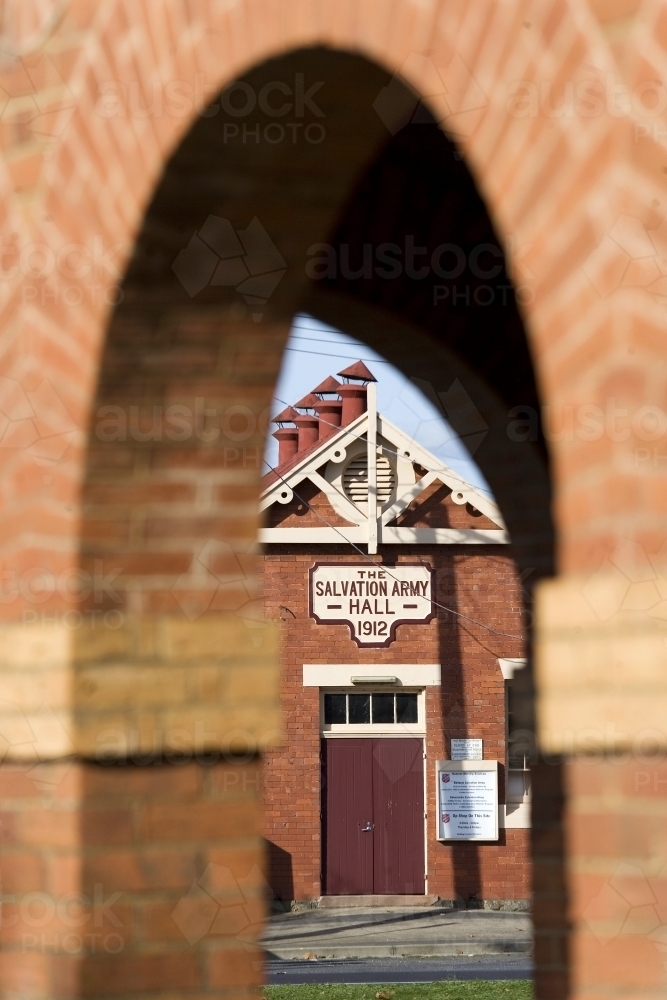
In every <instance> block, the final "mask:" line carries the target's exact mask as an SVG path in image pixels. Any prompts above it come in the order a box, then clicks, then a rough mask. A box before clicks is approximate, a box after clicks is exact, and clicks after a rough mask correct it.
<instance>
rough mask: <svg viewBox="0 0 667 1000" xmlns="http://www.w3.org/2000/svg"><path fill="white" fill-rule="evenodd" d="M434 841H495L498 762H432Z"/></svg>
mask: <svg viewBox="0 0 667 1000" xmlns="http://www.w3.org/2000/svg"><path fill="white" fill-rule="evenodd" d="M435 777H436V781H437V790H436V796H437V798H436V801H437V804H438V809H437V818H436V823H437V830H436V836H437V838H438V840H442V841H445V842H446V841H449V840H497V839H498V761H497V760H479V761H477V760H439V761H437V762H436V769H435Z"/></svg>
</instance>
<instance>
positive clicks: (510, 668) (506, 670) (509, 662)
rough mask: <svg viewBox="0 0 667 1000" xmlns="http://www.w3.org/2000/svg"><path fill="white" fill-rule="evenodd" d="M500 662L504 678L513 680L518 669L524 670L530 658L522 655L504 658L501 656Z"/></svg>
mask: <svg viewBox="0 0 667 1000" xmlns="http://www.w3.org/2000/svg"><path fill="white" fill-rule="evenodd" d="M498 663H499V664H500V669H501V671H502V675H503V680H506V681H511V680H512V679H513V677H514V675H515V673H516V672H517V670H523V668H524V667H525V666H526V664H527V663H528V660H526V658H525V657H522V656H516V657H503V658H502V659H501V658H500V657H499V658H498Z"/></svg>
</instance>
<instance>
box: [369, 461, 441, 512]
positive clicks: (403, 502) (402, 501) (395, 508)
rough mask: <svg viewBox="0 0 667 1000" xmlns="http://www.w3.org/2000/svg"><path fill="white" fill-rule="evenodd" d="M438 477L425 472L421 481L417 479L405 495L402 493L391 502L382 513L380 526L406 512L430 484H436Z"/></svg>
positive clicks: (433, 473)
mask: <svg viewBox="0 0 667 1000" xmlns="http://www.w3.org/2000/svg"><path fill="white" fill-rule="evenodd" d="M437 479H438V476H437V474H436V473H435V472H427V473H426V475H425V476H423V477H422V479H418V480H417V482H416V483H413V484H412V486H409V487H408V488H407V489H406V491H405V493H402V494H401V495H400V497H398V498H397V499H396V500H394V501H393V503H391V504H390V505H389V506H387V507H386V508H385V509H384V510H383V511H382V518H381V521H382V524H387V523H388V522H389V521H393V520H394V518H395V517H398V516H399V515H400V514H402V513H403V511H404V510H406V509H407V508H408V507H409V506H410V504H411V503H412V501H413V500H416V499H417V497H418V496H419V494H420V493H422V492H423V491H424V490H425V489H428V487H429V486H431V484H432V483H435V482H437Z"/></svg>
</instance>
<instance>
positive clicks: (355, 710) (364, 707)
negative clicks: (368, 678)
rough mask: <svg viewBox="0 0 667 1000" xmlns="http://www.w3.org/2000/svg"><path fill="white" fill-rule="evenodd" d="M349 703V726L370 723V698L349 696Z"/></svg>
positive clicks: (366, 695) (363, 695) (362, 695)
mask: <svg viewBox="0 0 667 1000" xmlns="http://www.w3.org/2000/svg"><path fill="white" fill-rule="evenodd" d="M348 698H349V702H350V706H349V707H350V717H349V720H348V721H349V722H350V724H356V725H359V724H360V723H365V722H370V721H371V696H370V695H369V694H351V695H348Z"/></svg>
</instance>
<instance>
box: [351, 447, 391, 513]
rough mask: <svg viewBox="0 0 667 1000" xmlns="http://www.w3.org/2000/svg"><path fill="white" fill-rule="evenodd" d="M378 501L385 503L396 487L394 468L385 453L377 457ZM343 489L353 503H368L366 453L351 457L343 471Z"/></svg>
mask: <svg viewBox="0 0 667 1000" xmlns="http://www.w3.org/2000/svg"><path fill="white" fill-rule="evenodd" d="M377 484H378V485H377V490H378V493H377V497H378V503H381V504H385V503H387V501H388V500H390V499H391V497H392V494H393V492H394V490H395V488H396V476H395V474H394V470H393V468H392V466H391V463H390V462H389V459H388V458H386V456H385V455H378V459H377ZM343 489H344V490H345V494H346V496H347V497H348V498H349V499H350V500H351V501H352V502H353V503H368V461H367V458H366V455H359V456H358V457H357V458H353V459H352V461H351V462H350V464H349V465H348V467H347V468H346V470H345V472H344V473H343Z"/></svg>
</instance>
